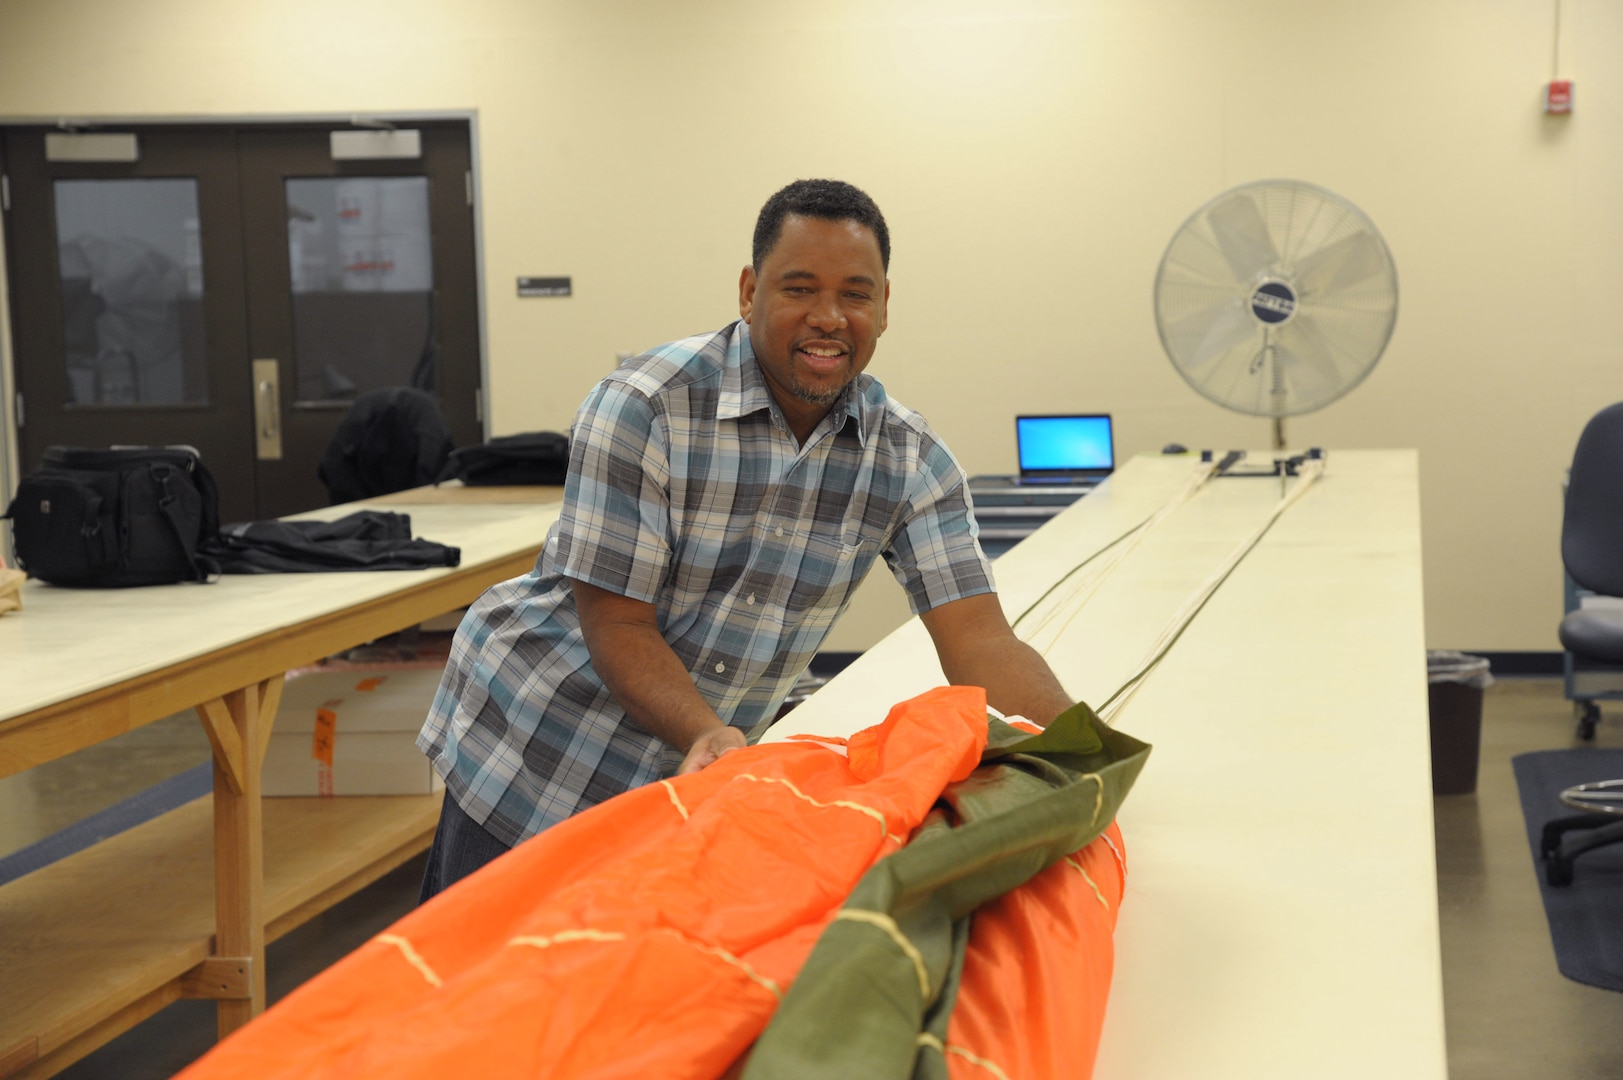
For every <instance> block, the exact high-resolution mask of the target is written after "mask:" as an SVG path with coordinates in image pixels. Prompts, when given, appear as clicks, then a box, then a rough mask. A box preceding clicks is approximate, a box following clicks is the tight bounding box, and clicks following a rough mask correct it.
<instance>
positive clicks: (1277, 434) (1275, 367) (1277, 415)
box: [1262, 326, 1285, 450]
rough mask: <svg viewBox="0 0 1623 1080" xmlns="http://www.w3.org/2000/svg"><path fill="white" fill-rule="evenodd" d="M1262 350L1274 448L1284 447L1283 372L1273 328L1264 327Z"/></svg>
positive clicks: (1281, 448) (1280, 448)
mask: <svg viewBox="0 0 1623 1080" xmlns="http://www.w3.org/2000/svg"><path fill="white" fill-rule="evenodd" d="M1262 350H1263V352H1265V353H1266V354H1267V356H1268V378H1269V381H1270V382H1272V383H1273V386H1272V387H1271V388H1270V390H1269V395H1270V396H1271V397H1272V398H1273V399H1274V401H1273V405H1274V449H1275V450H1283V449H1285V373H1284V372H1283V371H1281V370H1280V369H1279V353H1278V352H1277V351H1275V349H1274V328H1273V327H1271V326H1268V327H1264V328H1263V331H1262Z"/></svg>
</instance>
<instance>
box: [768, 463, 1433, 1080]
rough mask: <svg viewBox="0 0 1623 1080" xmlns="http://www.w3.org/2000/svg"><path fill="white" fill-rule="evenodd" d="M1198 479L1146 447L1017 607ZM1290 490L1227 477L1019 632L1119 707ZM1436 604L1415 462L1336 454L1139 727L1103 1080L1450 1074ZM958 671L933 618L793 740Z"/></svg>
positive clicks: (1151, 698) (1182, 657) (1004, 561)
mask: <svg viewBox="0 0 1623 1080" xmlns="http://www.w3.org/2000/svg"><path fill="white" fill-rule="evenodd" d="M1268 456H1269V455H1267V454H1261V455H1258V454H1253V455H1252V458H1251V460H1253V461H1255V460H1258V459H1259V457H1260V458H1261V459H1263V460H1266V459H1267V458H1268ZM1193 468H1194V459H1193V458H1192V457H1189V456H1178V457H1161V456H1158V455H1154V456H1143V457H1138V458H1134V459H1133V460H1132V461H1130V462H1129V463H1128V464H1127V465H1126V466H1125V467H1124V468H1123V469H1121V470H1120V471H1118V472H1117V473H1116V474H1115V475H1114V476H1112V477H1111V478H1110V479H1109V480H1108V481H1106V482H1105V483H1104V484H1103V485H1101V486H1100V487H1099V488H1097V489H1096V490H1095V491H1094V492H1093V493H1092V494H1090V495H1089V496H1088V497H1087V498H1085V499H1082V500H1080V501H1079V502H1077V503H1076V504H1075V505H1074V506H1072V507H1070V508H1069V509H1067V510H1065V511H1064V512H1063V513H1062V514H1060V515H1059V516H1058V517H1056V518H1055V519H1054V521H1053V522H1052V523H1050V524H1048V525H1046V526H1044V527H1043V528H1042V529H1040V530H1039V531H1038V532H1036V533H1035V534H1034V535H1033V536H1031V537H1030V538H1029V539H1027V540H1024V541H1022V542H1021V543H1020V544H1019V546H1017V547H1015V548H1014V549H1013V550H1012V551H1010V552H1009V553H1008V554H1007V555H1004V556H1003V557H1002V558H1000V559H998V561H997V562H996V564H994V570H995V572H996V574H997V582H998V588H999V591H1000V595H1001V597H1002V600H1003V606H1004V610H1005V611H1006V612H1007V613H1008V614H1009V617H1010V619H1011V620H1012V619H1014V618H1015V617H1016V616H1018V615H1019V614H1020V613H1021V612H1022V611H1024V610H1025V609H1026V608H1027V607H1028V606H1030V605H1031V604H1032V603H1033V602H1035V601H1036V600H1037V598H1038V597H1039V596H1041V595H1042V593H1043V591H1044V590H1045V589H1047V588H1048V587H1049V586H1051V585H1053V584H1054V583H1055V582H1056V581H1059V580H1060V579H1061V578H1062V577H1063V575H1064V574H1065V573H1066V572H1067V571H1069V570H1070V569H1071V568H1073V567H1074V566H1076V565H1077V564H1078V563H1079V562H1081V561H1082V560H1083V559H1085V558H1086V557H1087V556H1088V555H1089V554H1091V553H1092V552H1094V551H1097V550H1099V549H1100V548H1101V547H1103V546H1104V545H1105V544H1106V543H1108V542H1109V541H1110V540H1112V539H1114V538H1115V537H1117V536H1120V535H1121V534H1123V533H1124V532H1125V531H1126V530H1128V529H1130V528H1131V527H1132V526H1134V525H1135V524H1137V523H1139V522H1140V521H1142V520H1144V519H1145V518H1146V517H1147V516H1148V515H1150V514H1151V513H1153V512H1154V511H1155V510H1156V509H1157V508H1158V507H1160V506H1162V505H1163V504H1164V503H1166V502H1167V500H1168V499H1169V497H1171V496H1172V495H1174V494H1175V493H1176V492H1178V491H1179V490H1180V489H1181V488H1183V486H1184V485H1185V483H1186V482H1187V481H1188V479H1189V477H1190V474H1191V470H1192V469H1193ZM1281 493H1282V491H1281V482H1280V481H1279V480H1278V479H1260V478H1253V477H1232V478H1220V479H1214V480H1211V481H1209V482H1208V483H1207V485H1206V487H1205V488H1204V489H1203V490H1202V491H1201V492H1200V493H1199V494H1197V495H1196V496H1195V497H1194V498H1193V499H1192V500H1191V501H1190V502H1188V503H1187V504H1186V505H1184V506H1183V507H1182V508H1181V509H1179V510H1177V511H1176V512H1175V513H1174V514H1172V515H1171V516H1170V517H1168V518H1167V519H1166V520H1165V521H1164V522H1163V523H1162V524H1161V525H1160V526H1158V527H1157V528H1156V529H1155V530H1154V531H1153V532H1152V533H1151V534H1150V535H1149V536H1148V537H1147V538H1146V539H1145V540H1144V541H1143V543H1142V545H1141V546H1140V547H1139V548H1138V549H1137V550H1136V551H1134V552H1133V553H1132V554H1131V555H1129V556H1128V557H1127V559H1126V560H1125V561H1123V562H1122V563H1121V565H1120V566H1119V567H1118V568H1117V569H1116V570H1115V571H1114V572H1113V573H1112V574H1111V575H1110V576H1109V577H1108V578H1106V579H1105V580H1104V581H1103V583H1102V584H1101V585H1100V587H1099V590H1098V592H1097V593H1096V594H1095V595H1094V596H1093V597H1092V599H1090V600H1088V602H1087V603H1086V604H1085V605H1082V606H1081V607H1080V609H1079V610H1078V611H1076V612H1075V619H1074V621H1071V622H1069V623H1068V624H1066V618H1068V617H1069V616H1070V614H1072V612H1070V611H1067V612H1066V613H1065V615H1063V616H1062V617H1060V618H1058V619H1055V620H1054V622H1053V623H1052V624H1050V625H1048V626H1046V627H1041V628H1039V627H1038V622H1039V620H1038V619H1037V618H1036V617H1033V618H1030V619H1027V620H1025V621H1024V622H1022V623H1021V624H1020V626H1019V627H1018V628H1017V630H1018V632H1019V633H1020V634H1021V636H1022V637H1027V638H1031V637H1032V636H1033V635H1034V638H1035V641H1034V643H1035V644H1036V645H1037V646H1038V647H1039V648H1040V649H1042V650H1043V651H1045V654H1046V656H1047V659H1048V662H1049V663H1050V665H1051V666H1052V667H1053V668H1054V670H1055V671H1056V673H1057V674H1058V675H1059V677H1060V679H1061V681H1062V682H1063V683H1064V684H1065V686H1066V688H1067V689H1068V690H1069V691H1070V692H1071V693H1072V694H1075V695H1077V696H1079V697H1080V698H1082V699H1083V700H1085V701H1087V702H1089V703H1090V704H1092V705H1095V706H1099V705H1101V704H1102V703H1103V701H1104V699H1105V698H1107V697H1108V696H1109V695H1110V694H1111V693H1112V692H1113V691H1114V690H1115V689H1116V688H1117V687H1118V686H1120V685H1121V684H1122V683H1124V682H1125V681H1126V679H1127V677H1128V675H1130V674H1131V673H1132V671H1133V670H1134V669H1135V667H1136V665H1137V663H1138V662H1139V660H1140V659H1141V658H1142V657H1143V656H1144V655H1145V653H1146V651H1147V650H1148V648H1149V646H1150V644H1151V643H1152V642H1153V641H1155V639H1156V637H1157V635H1158V634H1159V633H1160V631H1161V629H1162V627H1163V626H1165V625H1166V624H1167V622H1168V621H1169V620H1170V619H1171V617H1172V615H1173V614H1174V613H1175V612H1176V611H1178V610H1179V608H1180V606H1181V605H1182V604H1183V602H1184V601H1185V599H1186V598H1187V597H1188V596H1189V595H1190V594H1191V592H1193V591H1194V590H1195V589H1197V588H1198V587H1199V586H1200V585H1201V584H1202V583H1203V582H1204V581H1205V580H1206V579H1207V577H1208V575H1210V574H1211V573H1212V571H1213V570H1214V569H1216V568H1217V566H1218V565H1219V564H1221V562H1222V561H1223V559H1224V557H1225V556H1226V555H1227V554H1228V552H1229V551H1230V550H1232V549H1233V548H1234V547H1235V546H1236V545H1237V544H1238V543H1239V542H1240V541H1241V540H1242V539H1244V538H1245V537H1246V536H1248V535H1249V534H1250V533H1251V531H1252V530H1253V529H1254V528H1255V527H1256V526H1257V525H1259V524H1260V523H1261V522H1262V521H1263V520H1264V519H1265V517H1266V516H1267V514H1268V512H1269V511H1270V510H1271V509H1272V507H1273V506H1274V504H1275V503H1276V502H1277V501H1278V500H1279V498H1280V495H1281ZM1066 591H1067V589H1066V587H1061V588H1060V589H1059V590H1057V591H1056V596H1057V595H1060V594H1063V593H1064V592H1066ZM1421 592H1422V590H1421V572H1420V496H1419V465H1418V459H1417V456H1416V455H1415V454H1414V453H1413V452H1412V451H1334V450H1332V451H1331V452H1330V454H1329V457H1328V460H1327V465H1326V470H1325V473H1324V475H1323V476H1322V477H1321V478H1320V479H1319V480H1318V481H1317V482H1316V484H1315V485H1314V487H1313V488H1312V489H1311V490H1310V491H1309V492H1308V493H1307V495H1306V497H1305V498H1303V499H1302V500H1301V501H1300V502H1299V503H1297V504H1296V505H1295V506H1294V507H1292V508H1291V509H1289V510H1288V511H1286V512H1285V514H1284V515H1283V516H1282V517H1280V519H1279V520H1278V522H1277V523H1276V524H1275V525H1274V527H1273V529H1272V530H1271V531H1270V532H1269V533H1268V534H1267V535H1266V536H1265V537H1264V538H1263V539H1262V541H1261V543H1260V544H1259V545H1258V546H1257V547H1256V549H1255V550H1254V551H1253V552H1252V553H1251V555H1250V556H1249V557H1248V558H1247V559H1246V560H1245V561H1244V562H1242V563H1241V564H1240V565H1239V567H1238V569H1237V570H1236V571H1235V573H1234V574H1233V576H1232V577H1231V578H1229V580H1228V582H1227V583H1226V584H1225V585H1223V587H1222V588H1221V589H1220V590H1219V591H1218V592H1217V593H1216V595H1215V596H1214V597H1213V598H1212V600H1211V601H1210V603H1209V604H1208V605H1207V607H1206V609H1205V610H1204V611H1202V612H1201V613H1200V614H1199V615H1198V616H1197V617H1196V619H1195V621H1194V622H1193V623H1192V624H1191V625H1190V626H1189V628H1188V630H1187V631H1186V632H1185V634H1184V635H1183V637H1182V638H1180V639H1179V640H1178V641H1177V643H1176V644H1175V645H1174V646H1173V647H1172V649H1171V651H1170V652H1169V653H1167V655H1166V658H1165V660H1164V661H1163V662H1162V663H1161V665H1160V666H1159V668H1157V669H1156V670H1155V671H1154V672H1153V673H1152V674H1151V675H1150V677H1149V679H1148V681H1147V682H1146V683H1145V684H1144V686H1143V688H1142V689H1141V690H1139V692H1138V693H1137V694H1136V695H1135V696H1134V697H1133V698H1132V699H1131V700H1129V701H1128V702H1127V704H1126V706H1125V707H1124V708H1123V709H1122V711H1121V712H1120V714H1119V715H1118V716H1117V717H1116V718H1115V721H1114V723H1115V724H1116V726H1118V727H1120V728H1121V729H1122V730H1123V731H1125V732H1128V733H1129V734H1132V735H1134V736H1136V737H1138V738H1140V739H1143V740H1145V741H1146V742H1149V743H1151V744H1153V745H1154V750H1153V751H1152V752H1151V754H1150V758H1149V762H1148V764H1147V765H1146V766H1145V768H1144V771H1143V773H1142V774H1141V775H1140V777H1139V779H1138V783H1137V786H1136V787H1135V788H1134V789H1133V791H1132V793H1131V794H1130V795H1129V796H1128V798H1127V802H1126V804H1125V806H1124V807H1123V809H1122V811H1121V813H1120V815H1119V820H1120V822H1121V829H1122V835H1123V838H1124V839H1125V841H1126V848H1127V850H1126V856H1127V865H1128V871H1129V872H1128V877H1127V894H1126V897H1125V899H1124V900H1123V901H1122V907H1121V915H1120V921H1119V922H1118V924H1117V928H1116V937H1115V948H1116V970H1115V981H1114V984H1113V986H1112V989H1111V996H1110V1003H1109V1006H1108V1008H1107V1009H1106V1012H1105V1025H1104V1030H1103V1035H1102V1041H1101V1044H1100V1051H1099V1060H1098V1064H1097V1067H1096V1069H1095V1077H1096V1078H1097V1080H1128V1078H1131V1080H1148V1078H1155V1080H1161V1078H1165V1080H1185V1078H1188V1077H1201V1078H1203V1080H1227V1078H1235V1080H1239V1078H1244V1080H1265V1078H1279V1080H1286V1078H1289V1080H1296V1078H1298V1077H1304V1076H1312V1077H1315V1078H1320V1080H1324V1078H1331V1077H1346V1078H1349V1080H1351V1078H1360V1080H1361V1078H1365V1077H1371V1076H1380V1077H1383V1078H1390V1080H1397V1078H1411V1077H1412V1078H1424V1080H1443V1078H1444V1077H1445V1076H1446V1075H1447V1061H1446V1052H1445V1044H1444V1039H1443V997H1442V968H1441V952H1440V948H1439V944H1438V913H1437V878H1436V863H1435V855H1434V851H1433V844H1434V841H1433V834H1432V802H1431V774H1430V765H1429V762H1430V749H1429V734H1428V733H1429V725H1428V720H1427V706H1426V655H1425V652H1426V648H1425V634H1424V615H1423V607H1422V595H1421ZM1062 626H1063V629H1061V627H1062ZM940 681H941V669H940V667H939V665H938V664H937V661H936V658H935V652H934V650H933V649H932V648H931V645H930V640H929V636H928V634H926V633H925V632H924V629H923V627H922V626H921V625H920V624H919V622H918V621H917V620H913V621H912V622H910V623H908V624H907V625H905V626H904V627H902V628H901V629H900V630H898V631H896V632H895V633H894V634H892V635H891V636H890V637H888V638H886V639H885V640H884V641H882V642H880V643H879V644H878V645H877V646H875V647H874V648H872V649H870V650H868V652H867V653H865V654H864V655H863V656H862V657H861V658H860V659H859V660H857V661H856V663H854V664H852V665H851V666H850V667H849V668H847V669H846V670H845V671H843V672H842V673H841V674H840V675H838V676H837V677H835V678H834V679H833V680H832V681H831V682H830V683H828V685H826V686H824V687H822V688H821V689H819V690H818V691H817V693H815V694H813V695H812V696H811V698H810V699H809V700H808V701H807V702H806V703H805V704H804V705H801V706H800V707H798V708H797V709H796V710H795V711H794V712H791V713H790V714H789V715H788V716H787V717H785V718H784V720H782V721H781V722H780V723H778V724H777V725H776V726H775V727H773V729H772V730H771V731H770V732H769V733H768V735H767V738H769V739H776V738H783V737H785V736H787V735H790V734H792V733H796V732H810V733H816V734H823V735H847V734H849V733H850V732H852V731H855V730H857V729H859V728H862V727H866V726H868V725H869V724H873V723H877V722H878V721H879V720H880V719H882V717H883V715H884V711H885V709H886V708H887V707H888V705H889V704H890V703H891V702H895V701H900V700H903V699H904V698H907V697H910V696H912V695H914V694H917V693H921V692H922V691H924V690H926V689H928V688H929V687H931V686H934V685H936V684H938V683H939V682H940Z"/></svg>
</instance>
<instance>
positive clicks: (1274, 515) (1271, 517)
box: [1099, 459, 1324, 721]
mask: <svg viewBox="0 0 1623 1080" xmlns="http://www.w3.org/2000/svg"><path fill="white" fill-rule="evenodd" d="M1323 474H1324V461H1323V460H1322V459H1319V460H1309V461H1305V462H1303V463H1302V466H1301V469H1300V470H1299V472H1298V473H1297V480H1296V483H1295V484H1294V485H1292V487H1291V489H1290V490H1289V491H1288V492H1286V493H1285V495H1284V497H1283V498H1281V499H1280V500H1279V502H1278V503H1276V504H1275V505H1274V508H1273V510H1272V511H1271V512H1270V513H1269V514H1268V516H1267V518H1265V519H1264V520H1263V522H1262V524H1261V525H1259V526H1258V527H1257V528H1256V530H1255V531H1253V532H1252V533H1251V535H1250V536H1248V537H1246V538H1245V539H1244V540H1242V541H1241V542H1240V543H1239V545H1237V546H1236V547H1235V548H1234V550H1233V551H1232V552H1230V553H1229V556H1228V558H1227V559H1225V560H1224V562H1223V565H1222V566H1220V567H1218V569H1217V570H1216V572H1214V573H1213V574H1212V576H1211V577H1209V578H1207V579H1206V581H1205V583H1204V584H1202V585H1201V586H1200V588H1198V589H1196V590H1195V591H1194V592H1193V593H1191V594H1190V596H1189V599H1187V600H1185V601H1184V604H1183V607H1181V608H1179V609H1178V611H1177V613H1176V614H1174V615H1173V616H1172V618H1171V619H1170V620H1169V621H1168V622H1167V625H1166V628H1165V629H1163V630H1162V631H1161V635H1160V636H1159V637H1157V638H1156V639H1155V644H1153V645H1151V646H1150V648H1149V652H1148V653H1146V654H1145V657H1144V660H1143V661H1142V663H1140V664H1139V667H1138V669H1137V670H1136V671H1135V672H1134V673H1133V675H1132V677H1131V678H1129V679H1128V680H1127V681H1126V682H1125V683H1123V684H1122V685H1121V688H1120V689H1118V690H1117V691H1116V692H1115V693H1114V694H1112V695H1110V697H1109V698H1108V699H1106V701H1105V703H1104V704H1103V705H1102V706H1100V708H1099V717H1100V719H1103V720H1107V721H1108V720H1109V719H1110V718H1111V717H1113V716H1114V715H1116V714H1117V713H1119V712H1120V711H1121V709H1122V707H1123V706H1124V705H1126V704H1127V701H1128V700H1129V699H1130V698H1131V697H1132V696H1133V695H1134V694H1135V693H1137V692H1138V688H1139V687H1140V686H1142V685H1143V684H1144V680H1145V678H1146V677H1147V676H1148V675H1149V673H1150V672H1151V671H1152V670H1154V669H1155V666H1156V665H1157V664H1159V663H1160V662H1161V659H1162V658H1163V657H1164V656H1165V655H1166V654H1167V651H1168V650H1170V649H1171V648H1172V645H1173V643H1174V642H1175V641H1177V640H1178V638H1179V636H1180V635H1181V634H1182V633H1183V632H1184V630H1185V629H1186V628H1187V627H1188V626H1189V624H1190V623H1191V622H1193V621H1194V618H1195V616H1196V615H1198V614H1200V610H1201V608H1203V607H1205V606H1206V602H1207V601H1208V600H1210V599H1211V598H1212V595H1213V594H1214V593H1216V592H1217V590H1218V588H1219V586H1221V585H1222V584H1223V582H1224V581H1226V580H1227V579H1228V576H1229V575H1230V574H1232V573H1233V572H1234V569H1235V567H1237V566H1239V565H1240V562H1241V561H1242V560H1243V559H1244V558H1245V557H1246V556H1247V555H1249V554H1250V553H1251V550H1252V549H1253V548H1255V547H1256V546H1257V544H1258V542H1260V541H1261V540H1262V538H1263V535H1264V534H1265V533H1267V531H1268V530H1269V529H1270V528H1272V527H1273V524H1274V522H1276V521H1278V520H1279V517H1280V515H1281V514H1283V513H1284V512H1285V511H1286V510H1289V509H1290V508H1291V507H1292V506H1294V505H1296V503H1297V502H1298V501H1299V500H1300V499H1301V498H1302V496H1303V495H1305V494H1307V490H1308V488H1310V487H1311V486H1312V485H1313V482H1314V481H1315V480H1317V479H1318V478H1319V477H1320V476H1322V475H1323Z"/></svg>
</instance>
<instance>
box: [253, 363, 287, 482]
mask: <svg viewBox="0 0 1623 1080" xmlns="http://www.w3.org/2000/svg"><path fill="white" fill-rule="evenodd" d="M279 368H280V365H279V364H277V362H276V361H275V360H255V361H254V456H255V457H257V458H258V459H259V460H260V461H280V460H282V392H281V382H280V379H279V377H278V371H279Z"/></svg>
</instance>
